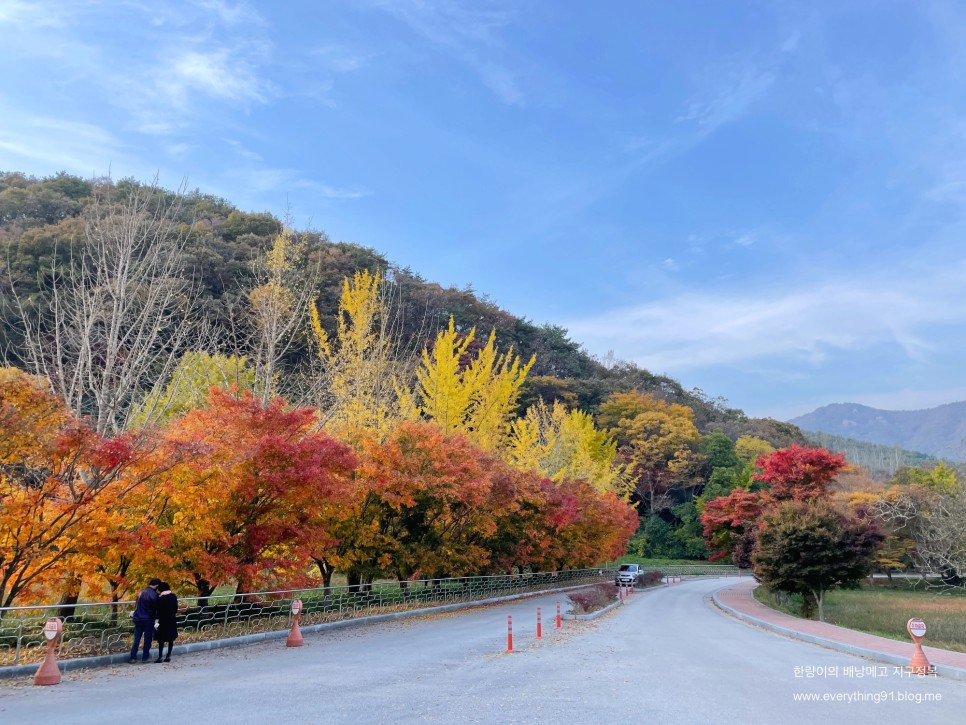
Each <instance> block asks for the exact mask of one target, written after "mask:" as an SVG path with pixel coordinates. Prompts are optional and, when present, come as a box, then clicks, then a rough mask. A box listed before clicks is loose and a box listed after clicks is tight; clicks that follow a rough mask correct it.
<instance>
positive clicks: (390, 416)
mask: <svg viewBox="0 0 966 725" xmlns="http://www.w3.org/2000/svg"><path fill="white" fill-rule="evenodd" d="M391 298H392V292H391V289H390V286H389V285H388V283H387V282H386V281H385V280H384V278H383V277H382V275H381V274H379V273H378V272H375V273H373V272H370V271H368V270H363V271H359V272H356V273H355V274H354V275H353V276H352V277H351V279H350V278H348V277H347V278H346V279H345V280H343V282H342V294H341V296H340V298H339V314H338V321H337V327H336V330H335V336H334V337H330V336H329V335H328V334H327V333H326V331H325V329H324V328H323V327H322V321H321V317H320V315H319V311H318V308H317V306H316V305H311V306H310V314H311V329H312V333H313V336H314V338H315V342H316V344H317V347H318V354H319V359H320V360H321V362H322V381H321V383H322V384H321V386H320V395H319V398H320V400H319V403H320V416H321V420H322V425H323V427H325V428H326V429H327V430H329V431H331V432H332V433H334V434H339V433H347V432H349V431H361V430H366V431H368V432H369V434H370V435H371V434H372V433H373V432H374V433H375V434H376V436H377V438H381V437H383V436H384V435H385V434H386V432H387V431H388V430H389V428H390V427H391V426H392V425H393V424H394V423H395V422H396V421H398V420H400V419H401V418H402V417H403V416H402V408H401V403H400V391H401V390H406V391H407V394H408V371H409V370H411V364H407V362H406V361H405V359H404V357H403V356H401V355H399V354H398V341H397V338H396V336H395V335H394V334H393V332H394V331H393V326H394V322H393V315H392V310H391V304H390V300H391Z"/></svg>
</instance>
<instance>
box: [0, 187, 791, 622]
mask: <svg viewBox="0 0 966 725" xmlns="http://www.w3.org/2000/svg"><path fill="white" fill-rule="evenodd" d="M0 244H2V246H3V251H4V253H3V255H2V256H0V267H2V269H0V305H2V307H0V311H2V319H0V346H2V354H3V362H4V365H5V366H6V367H4V368H3V370H2V375H0V404H2V411H0V412H2V415H0V428H2V431H0V433H2V435H3V438H4V440H5V441H6V442H7V447H6V450H5V451H4V452H3V458H2V460H0V540H3V541H5V542H10V543H9V546H10V547H11V548H12V550H13V551H14V554H15V555H14V556H13V557H11V558H6V559H2V558H0V605H3V604H8V603H10V602H13V601H14V600H16V599H17V598H18V597H19V598H22V597H25V596H26V597H43V596H45V595H46V594H47V593H49V592H50V591H61V593H62V595H63V596H64V598H65V599H66V600H71V599H74V600H76V597H77V596H78V594H79V592H80V591H81V588H82V586H87V587H94V589H95V590H98V591H101V592H105V593H106V592H109V593H110V595H111V596H114V597H118V596H123V595H124V594H125V593H126V592H128V591H129V588H130V586H131V582H132V581H137V580H138V579H139V578H143V577H144V575H145V574H146V573H147V572H156V573H157V572H163V573H164V575H165V576H166V577H168V579H169V581H177V582H179V583H180V584H182V585H185V586H191V587H193V588H194V589H196V590H197V592H198V593H199V594H200V595H201V596H207V594H208V593H210V592H211V591H212V590H213V588H214V587H215V586H218V585H220V584H225V583H233V584H234V585H235V586H236V587H237V588H238V590H239V591H251V590H252V589H253V588H255V587H260V586H272V587H278V586H288V585H301V584H304V583H311V582H313V581H315V578H320V579H321V581H323V582H328V581H329V580H330V579H331V576H332V574H333V572H334V571H336V570H339V571H342V572H343V573H344V574H345V575H346V577H347V578H348V579H349V581H350V582H354V583H355V584H356V585H359V586H362V585H365V583H366V582H367V581H371V580H372V579H374V578H376V577H387V576H388V577H394V578H399V579H400V580H405V579H410V578H413V577H418V576H431V577H440V576H444V575H464V574H482V573H487V572H494V571H507V570H509V569H512V568H514V567H516V568H523V567H531V568H536V569H556V568H561V567H565V566H582V565H588V564H594V563H597V562H599V561H600V559H601V558H607V557H615V556H617V555H619V554H620V553H622V552H623V551H624V549H625V547H626V545H627V542H628V539H629V538H630V537H631V535H632V533H633V532H634V530H635V529H637V528H638V526H639V525H640V531H639V533H638V536H637V537H636V539H635V540H634V542H633V549H634V551H636V552H638V553H642V554H647V555H651V556H668V557H690V558H697V559H701V558H705V557H706V556H707V555H708V549H707V547H706V542H705V534H704V532H703V530H702V523H701V520H700V514H701V510H702V508H703V506H704V504H705V503H706V502H708V501H710V500H713V499H715V498H717V497H721V496H728V495H730V494H732V493H733V492H735V491H736V490H737V489H741V490H742V491H745V490H748V489H750V488H752V487H754V486H755V485H756V484H755V480H756V479H754V476H755V475H756V473H755V472H756V468H755V461H756V460H758V459H759V458H760V457H761V456H762V455H766V454H769V453H771V452H773V451H774V450H775V449H776V448H784V447H785V446H787V445H789V444H791V443H796V442H803V441H804V439H803V437H802V434H801V432H800V431H799V430H798V429H797V428H796V427H795V426H793V425H789V424H787V423H781V422H778V421H774V420H762V419H751V418H748V417H747V416H745V415H744V414H743V413H742V411H741V410H739V409H736V408H731V407H728V406H727V405H726V404H725V402H724V401H722V400H720V399H716V398H713V397H711V396H709V395H706V394H705V393H703V392H702V391H699V390H687V389H685V388H684V387H683V386H682V385H681V384H680V383H679V382H677V381H675V380H673V379H671V378H668V377H664V376H657V375H653V374H651V373H650V372H648V371H646V370H642V369H640V368H638V367H636V366H635V365H633V364H631V363H616V364H604V363H602V362H601V361H598V360H595V359H593V358H592V357H590V356H589V355H587V354H586V352H584V351H583V350H582V349H581V347H580V345H579V344H578V343H577V342H575V341H573V340H571V339H570V338H569V337H568V335H567V331H566V330H564V329H562V328H560V327H558V326H554V325H552V324H545V325H536V324H534V323H532V322H530V321H528V320H526V319H522V318H519V317H516V316H514V315H513V314H511V313H510V312H508V311H506V310H502V309H500V308H499V307H498V306H496V305H494V304H492V303H491V302H489V301H487V300H486V299H485V298H482V299H481V298H480V297H478V296H477V295H475V294H474V293H473V292H472V291H471V290H458V289H452V288H449V289H447V288H443V287H441V286H440V285H438V284H435V283H432V282H429V281H426V280H424V279H422V278H421V277H420V276H419V275H418V274H417V273H416V272H414V271H412V270H410V269H408V268H405V267H400V266H398V265H397V264H394V263H393V262H391V261H389V260H387V259H385V258H384V257H383V256H382V255H380V254H379V253H378V252H376V251H374V250H372V249H369V248H366V247H363V246H359V245H357V244H350V243H345V242H334V241H332V240H330V239H329V238H328V237H327V236H326V235H325V234H324V233H323V232H321V231H315V230H292V229H288V228H286V227H285V226H284V225H283V224H282V222H281V221H280V220H278V219H277V218H275V217H274V216H272V215H271V214H267V213H254V212H245V211H241V210H239V209H237V208H235V207H234V206H233V205H232V204H231V203H230V202H228V201H226V200H224V199H219V198H215V197H212V196H210V195H206V194H204V193H202V192H200V191H193V192H191V191H186V190H180V191H177V192H174V191H170V190H165V189H161V188H159V187H156V186H154V185H150V184H143V183H139V182H137V181H132V180H122V181H118V182H114V181H112V180H111V179H93V180H86V179H81V178H78V177H74V176H70V175H67V174H58V175H57V176H54V177H50V178H45V179H36V178H31V177H28V176H25V175H23V174H18V173H2V174H0ZM444 552H445V553H444ZM313 572H314V573H313Z"/></svg>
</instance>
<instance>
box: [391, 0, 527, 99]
mask: <svg viewBox="0 0 966 725" xmlns="http://www.w3.org/2000/svg"><path fill="white" fill-rule="evenodd" d="M372 4H373V5H374V6H375V7H378V8H381V9H383V10H385V11H386V12H388V13H390V14H391V15H393V16H395V17H396V18H398V19H400V20H402V21H403V22H405V23H406V24H407V25H409V27H410V28H412V30H413V31H415V32H416V33H418V34H419V35H421V36H423V38H425V39H426V40H429V41H430V42H431V43H433V45H435V46H436V47H437V48H439V49H440V50H442V51H443V52H445V53H447V54H448V55H450V56H451V57H453V58H455V59H456V60H458V61H460V62H461V63H463V64H464V65H466V66H468V67H469V68H470V69H471V70H472V71H473V72H474V73H475V74H476V75H477V77H478V78H479V79H480V81H481V82H482V83H483V85H484V86H486V87H487V88H488V89H489V90H490V91H491V92H492V93H493V94H494V95H495V96H496V97H497V98H499V99H500V101H502V102H503V103H505V104H506V105H509V106H523V105H524V104H525V103H526V93H525V92H524V90H523V88H522V87H521V85H520V82H519V80H518V78H517V73H516V72H515V71H514V68H513V67H512V65H511V62H510V61H508V58H509V56H510V55H511V54H510V53H509V51H508V50H507V49H506V48H505V46H504V45H503V43H502V42H501V40H500V37H499V32H498V31H499V30H501V29H503V28H504V27H506V26H507V25H508V24H509V23H510V21H511V19H512V17H513V13H512V12H511V11H510V10H508V9H507V8H505V7H500V6H494V5H492V4H484V3H479V4H473V5H470V4H466V3H461V2H453V1H452V0H442V1H441V2H437V3H426V2H423V1H422V0H374V2H373V3H372Z"/></svg>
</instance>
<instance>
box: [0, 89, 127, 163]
mask: <svg viewBox="0 0 966 725" xmlns="http://www.w3.org/2000/svg"><path fill="white" fill-rule="evenodd" d="M0 116H2V117H3V118H4V123H3V124H0V149H2V150H3V151H4V152H5V153H4V156H6V157H7V158H8V159H9V160H8V161H7V166H8V167H9V168H14V167H17V165H18V164H23V165H24V166H27V167H33V166H34V165H35V164H34V163H29V162H40V163H43V164H45V165H47V166H48V167H49V168H51V169H64V170H68V171H73V172H76V173H79V174H82V175H85V174H92V173H102V172H103V171H104V170H105V168H106V167H107V166H108V165H110V164H112V163H118V162H122V161H126V160H128V159H129V158H130V150H129V149H127V148H126V147H125V146H124V144H123V143H122V142H121V141H120V140H119V139H118V138H117V137H116V136H114V135H113V134H112V133H110V132H109V131H107V130H106V129H104V128H102V127H100V126H96V125H93V124H89V123H81V122H78V121H70V120H66V119H62V118H51V117H46V116H34V115H30V114H22V113H20V112H19V111H17V110H16V109H13V108H10V107H7V108H4V107H3V106H2V105H0Z"/></svg>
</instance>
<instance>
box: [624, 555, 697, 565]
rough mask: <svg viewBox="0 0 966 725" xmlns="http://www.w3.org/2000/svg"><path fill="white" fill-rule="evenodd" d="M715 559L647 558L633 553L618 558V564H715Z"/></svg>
mask: <svg viewBox="0 0 966 725" xmlns="http://www.w3.org/2000/svg"><path fill="white" fill-rule="evenodd" d="M714 563H715V562H713V561H707V560H705V559H645V558H644V557H641V556H634V555H633V554H625V555H624V556H622V557H621V558H620V559H618V560H617V565H620V564H641V565H643V566H694V565H696V564H699V565H707V564H714Z"/></svg>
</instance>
